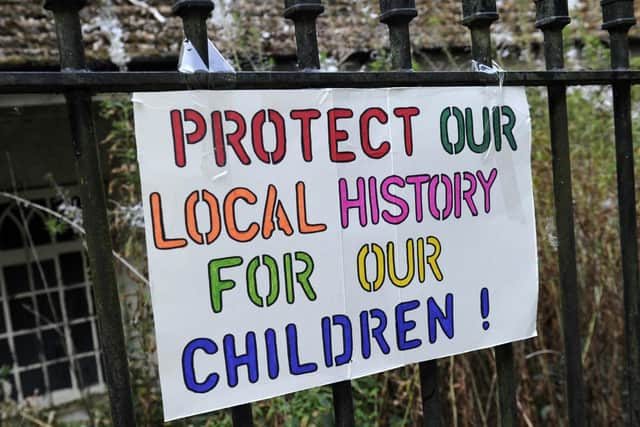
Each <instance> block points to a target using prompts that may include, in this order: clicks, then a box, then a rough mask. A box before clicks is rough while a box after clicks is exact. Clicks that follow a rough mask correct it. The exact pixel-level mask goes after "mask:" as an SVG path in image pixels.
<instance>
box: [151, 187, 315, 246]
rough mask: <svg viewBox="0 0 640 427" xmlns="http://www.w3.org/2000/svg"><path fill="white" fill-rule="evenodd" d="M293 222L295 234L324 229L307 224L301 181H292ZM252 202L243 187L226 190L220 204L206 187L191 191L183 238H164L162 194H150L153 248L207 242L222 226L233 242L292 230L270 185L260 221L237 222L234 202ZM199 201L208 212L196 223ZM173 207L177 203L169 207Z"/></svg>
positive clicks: (186, 203)
mask: <svg viewBox="0 0 640 427" xmlns="http://www.w3.org/2000/svg"><path fill="white" fill-rule="evenodd" d="M295 190H296V210H295V212H296V221H295V223H296V225H297V230H298V233H300V234H308V233H319V232H322V231H325V230H326V229H327V226H326V225H325V224H311V223H310V222H309V221H308V219H307V197H306V189H305V184H304V182H298V183H297V184H296V188H295ZM240 201H242V202H244V204H249V205H255V204H256V203H258V196H256V194H255V193H254V192H253V191H251V190H249V189H248V188H244V187H237V188H233V189H232V190H230V191H229V192H228V193H227V194H226V196H225V197H224V199H223V202H222V206H221V203H220V201H219V200H218V198H217V197H216V196H215V195H214V194H212V193H210V192H209V191H207V190H201V191H194V192H192V193H191V194H189V195H188V196H187V197H186V198H185V201H184V206H183V208H182V209H183V212H184V232H185V233H186V237H188V239H189V240H187V238H186V237H167V235H166V233H165V228H164V220H163V218H164V215H163V208H162V197H161V196H160V193H151V194H150V196H149V202H150V203H149V206H150V209H151V228H152V230H153V242H154V244H155V247H156V248H157V249H163V250H169V249H178V248H184V247H185V246H187V245H188V242H189V241H191V242H192V243H195V244H198V245H211V244H213V243H214V242H215V241H216V240H217V239H218V237H219V236H220V234H221V232H222V230H223V225H224V230H225V231H226V233H227V235H228V236H229V237H230V238H232V239H233V240H235V241H237V242H249V241H251V240H253V239H255V238H256V236H258V234H261V235H262V237H263V238H264V239H269V238H271V236H272V235H273V232H274V231H275V230H276V229H278V230H280V231H281V232H283V233H284V234H285V235H287V236H291V235H292V234H293V233H294V229H293V225H292V223H291V219H290V218H289V214H288V213H287V210H286V209H285V207H284V205H283V204H282V202H281V201H280V200H279V199H278V190H277V189H276V187H275V186H274V185H272V184H269V186H268V187H267V192H266V195H265V197H264V201H263V203H262V204H261V206H262V209H261V210H260V211H259V212H260V213H259V215H260V216H261V217H262V220H261V222H260V223H258V222H252V223H250V224H248V225H240V224H238V221H237V215H236V211H237V210H238V209H240V208H239V203H238V202H240ZM199 203H203V204H204V205H205V206H206V208H207V212H208V217H209V218H208V221H207V224H199V223H198V219H197V215H196V210H197V205H198V204H199ZM172 207H174V208H176V207H177V206H172Z"/></svg>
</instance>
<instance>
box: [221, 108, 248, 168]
mask: <svg viewBox="0 0 640 427" xmlns="http://www.w3.org/2000/svg"><path fill="white" fill-rule="evenodd" d="M224 118H225V120H227V121H229V122H233V123H235V124H236V126H237V128H236V130H235V131H234V132H232V133H230V134H229V135H227V144H229V145H230V146H231V148H233V151H234V152H235V153H236V156H237V157H238V159H239V160H240V162H241V163H242V164H243V165H248V164H251V159H250V158H249V156H248V155H247V152H246V151H245V149H244V147H243V146H242V138H244V136H245V135H246V133H247V124H246V123H245V121H244V117H242V114H240V113H238V112H237V111H233V110H227V111H225V112H224Z"/></svg>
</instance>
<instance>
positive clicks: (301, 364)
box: [182, 293, 454, 393]
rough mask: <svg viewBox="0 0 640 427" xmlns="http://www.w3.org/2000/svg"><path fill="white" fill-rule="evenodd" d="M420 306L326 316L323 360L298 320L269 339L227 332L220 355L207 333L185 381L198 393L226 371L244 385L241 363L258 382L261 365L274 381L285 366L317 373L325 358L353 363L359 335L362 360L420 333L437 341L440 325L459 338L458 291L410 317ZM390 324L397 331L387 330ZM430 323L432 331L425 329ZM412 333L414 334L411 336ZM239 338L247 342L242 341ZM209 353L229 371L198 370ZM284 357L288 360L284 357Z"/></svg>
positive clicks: (188, 355)
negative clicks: (308, 347)
mask: <svg viewBox="0 0 640 427" xmlns="http://www.w3.org/2000/svg"><path fill="white" fill-rule="evenodd" d="M420 306H421V302H420V301H418V300H411V301H406V302H401V303H399V304H398V305H396V306H395V308H394V316H393V318H392V319H389V318H388V315H387V313H385V312H384V311H383V310H381V309H379V308H373V309H371V310H364V311H362V312H360V315H359V316H358V319H356V320H354V321H353V322H352V319H351V318H350V317H349V316H347V315H345V314H336V315H333V316H326V317H323V318H322V319H321V321H320V325H319V327H320V328H321V334H322V348H323V356H322V360H321V361H303V359H302V357H301V355H300V349H301V348H304V347H305V346H304V345H302V344H300V343H299V334H298V327H297V325H296V324H295V323H289V324H288V325H286V327H285V328H284V337H282V336H280V337H279V336H278V334H277V333H276V331H275V330H274V329H272V328H267V329H265V330H264V331H263V332H262V334H261V335H262V337H261V338H263V339H264V340H262V339H261V340H258V337H257V333H256V332H254V331H249V332H247V333H246V334H244V337H242V338H240V337H236V336H234V335H233V334H227V335H225V336H224V337H223V338H222V351H220V353H222V354H219V347H218V344H217V343H216V342H215V341H214V340H212V339H210V338H203V337H201V338H196V339H193V340H191V341H190V342H189V343H188V344H187V345H186V346H185V347H184V349H183V351H182V377H183V380H184V385H185V387H186V388H187V390H190V391H192V392H194V393H207V392H210V391H211V390H213V389H214V388H215V387H216V386H217V385H218V383H219V381H220V376H221V375H225V377H226V381H227V384H228V385H229V387H236V386H237V385H238V384H240V368H246V370H243V371H245V372H246V378H247V379H248V381H249V383H251V384H254V383H256V382H258V381H259V380H260V377H261V375H262V376H263V377H264V375H265V372H261V370H262V369H261V367H265V365H266V375H267V376H268V378H269V379H270V380H276V379H277V378H278V377H279V376H280V373H281V367H282V366H284V367H286V369H287V370H288V373H289V374H290V375H293V376H296V375H305V374H311V373H313V372H316V371H317V370H318V365H319V364H322V363H324V366H325V367H327V368H331V367H337V366H341V365H345V364H347V363H349V362H350V361H351V360H352V359H353V357H354V341H355V340H359V345H360V355H361V357H362V359H364V360H367V359H369V358H370V357H371V355H372V354H373V352H374V351H375V352H379V353H380V354H384V355H388V354H390V353H391V350H392V349H391V346H392V345H393V346H394V347H395V348H396V349H397V350H399V351H407V350H412V349H415V348H418V347H420V346H422V345H423V339H422V338H420V337H422V336H425V335H426V337H427V338H428V341H429V343H430V344H434V343H436V342H437V340H438V330H441V331H442V332H443V333H444V335H445V336H446V337H447V338H448V339H453V337H454V324H453V311H454V310H453V307H454V298H453V294H451V293H449V294H447V295H446V296H445V298H444V310H443V309H442V308H441V307H440V306H439V305H438V303H437V302H436V301H435V299H434V298H433V297H430V298H429V299H428V300H427V303H426V304H425V308H424V309H423V311H424V310H426V313H420V314H419V316H425V317H424V318H423V319H425V320H426V321H424V323H423V321H420V322H419V323H418V322H416V320H412V319H409V318H407V316H408V315H411V314H413V315H414V318H416V317H415V316H416V314H417V313H416V310H418V309H420ZM412 312H413V313H412ZM353 323H356V325H355V326H354V325H353ZM389 324H390V326H391V328H389V329H392V330H391V331H388V330H387V329H388V328H387V326H388V325H389ZM424 324H426V331H422V329H423V328H424V326H423V325H424ZM417 328H419V329H421V331H419V332H418V333H416V331H415V330H416V329H417ZM336 329H337V331H336ZM410 333H412V334H413V337H410V336H409V334H410ZM423 334H424V335H423ZM303 335H308V334H306V333H305V334H303ZM237 341H240V342H241V343H242V344H238V343H237ZM283 341H284V343H283ZM334 341H335V342H337V341H340V342H341V343H342V345H341V349H340V352H334V347H337V345H336V346H334V344H333V342H334ZM239 347H240V348H242V349H240V348H239ZM202 353H204V354H202ZM205 354H206V355H209V356H211V357H216V358H218V359H219V363H220V365H222V364H224V367H225V373H224V374H222V373H220V372H208V371H204V372H203V369H198V368H197V366H196V363H195V360H196V355H197V356H198V359H200V358H201V357H205V356H204V355H205ZM220 359H221V360H220ZM282 359H284V362H281V360H282Z"/></svg>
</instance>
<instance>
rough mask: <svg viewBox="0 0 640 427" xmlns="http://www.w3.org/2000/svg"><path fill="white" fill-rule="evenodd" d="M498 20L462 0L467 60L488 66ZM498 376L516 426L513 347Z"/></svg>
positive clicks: (502, 350)
mask: <svg viewBox="0 0 640 427" xmlns="http://www.w3.org/2000/svg"><path fill="white" fill-rule="evenodd" d="M497 19H498V10H497V7H496V2H495V0H463V1H462V24H463V25H465V26H466V27H468V28H469V30H470V32H471V57H472V58H473V59H474V60H475V61H477V62H479V63H480V64H484V65H487V66H489V67H490V66H491V65H492V60H493V54H492V49H491V24H492V23H493V22H494V21H496V20H497ZM494 353H495V357H496V371H497V376H498V401H499V403H500V423H501V425H502V426H503V427H511V426H515V425H517V424H518V423H517V407H516V376H515V372H514V357H513V345H512V344H510V343H508V344H503V345H499V346H496V347H494Z"/></svg>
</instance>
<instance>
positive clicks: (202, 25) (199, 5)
mask: <svg viewBox="0 0 640 427" xmlns="http://www.w3.org/2000/svg"><path fill="white" fill-rule="evenodd" d="M213 8H214V4H213V2H212V1H211V0H177V1H176V2H175V3H174V5H173V13H174V14H175V15H177V16H179V17H180V18H181V19H182V27H183V30H184V35H185V37H186V38H187V39H189V41H190V42H191V44H192V45H193V46H194V47H195V49H196V50H197V51H198V53H199V54H200V57H201V58H202V60H203V61H204V63H205V64H206V65H207V66H208V65H209V38H208V36H207V18H208V17H209V15H210V14H211V12H212V11H213ZM231 419H232V420H233V425H234V426H235V427H252V426H253V413H252V410H251V404H250V403H246V404H244V405H238V406H234V407H232V408H231Z"/></svg>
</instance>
